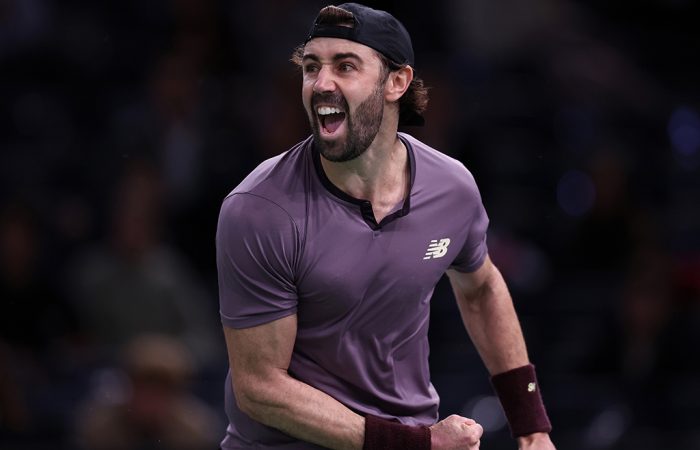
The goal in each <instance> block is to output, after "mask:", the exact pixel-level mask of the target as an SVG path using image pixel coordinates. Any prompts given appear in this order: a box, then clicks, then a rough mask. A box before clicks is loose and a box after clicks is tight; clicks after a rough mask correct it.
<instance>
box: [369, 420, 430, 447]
mask: <svg viewBox="0 0 700 450" xmlns="http://www.w3.org/2000/svg"><path fill="white" fill-rule="evenodd" d="M362 448H363V450H394V449H396V450H430V428H428V427H426V426H417V427H412V426H410V425H404V424H402V423H399V422H394V421H390V420H385V419H380V418H379V417H376V416H372V415H367V416H366V417H365V444H364V446H363V447H362Z"/></svg>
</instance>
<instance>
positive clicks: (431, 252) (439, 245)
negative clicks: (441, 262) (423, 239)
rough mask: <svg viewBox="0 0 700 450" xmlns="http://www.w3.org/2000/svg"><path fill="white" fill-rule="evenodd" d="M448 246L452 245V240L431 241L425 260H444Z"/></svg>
mask: <svg viewBox="0 0 700 450" xmlns="http://www.w3.org/2000/svg"><path fill="white" fill-rule="evenodd" d="M448 245H450V238H444V239H440V241H439V242H438V240H437V239H433V240H431V241H430V245H428V251H426V252H425V256H424V257H423V259H434V258H442V257H443V256H445V254H446V253H447V246H448Z"/></svg>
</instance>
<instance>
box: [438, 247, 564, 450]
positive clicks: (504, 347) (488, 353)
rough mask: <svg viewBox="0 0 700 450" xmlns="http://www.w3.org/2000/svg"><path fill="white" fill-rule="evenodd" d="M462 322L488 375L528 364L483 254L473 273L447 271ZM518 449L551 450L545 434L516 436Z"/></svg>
mask: <svg viewBox="0 0 700 450" xmlns="http://www.w3.org/2000/svg"><path fill="white" fill-rule="evenodd" d="M447 276H448V277H449V279H450V284H451V285H452V289H453V291H454V293H455V298H456V299H457V305H458V306H459V311H460V314H461V315H462V321H463V322H464V326H465V327H466V329H467V332H468V333H469V336H470V337H471V339H472V341H473V342H474V345H475V346H476V349H477V350H478V352H479V355H480V356H481V359H482V360H483V361H484V364H485V365H486V368H487V369H488V371H489V373H491V375H495V374H499V373H502V372H505V371H507V370H510V369H514V368H516V367H521V366H524V365H526V364H528V363H529V358H528V355H527V348H526V346H525V339H524V338H523V333H522V330H521V328H520V321H519V320H518V316H517V315H516V313H515V308H514V307H513V300H512V299H511V296H510V293H509V292H508V287H507V286H506V283H505V281H504V280H503V276H502V275H501V272H500V271H499V270H498V269H497V268H496V266H495V265H493V263H492V262H491V259H490V258H489V257H488V256H487V257H486V261H485V262H484V264H483V265H482V266H481V267H480V268H479V269H478V270H476V271H475V272H472V273H463V272H457V271H454V270H450V271H448V272H447ZM518 443H519V446H520V448H521V449H526V448H527V449H530V448H532V449H554V445H553V444H552V442H551V440H550V439H549V435H548V434H547V433H534V434H531V435H528V436H523V437H520V438H518Z"/></svg>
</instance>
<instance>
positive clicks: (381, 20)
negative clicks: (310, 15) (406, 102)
mask: <svg viewBox="0 0 700 450" xmlns="http://www.w3.org/2000/svg"><path fill="white" fill-rule="evenodd" d="M336 7H337V8H340V9H344V10H345V11H348V12H350V13H352V20H353V26H352V27H347V26H342V25H333V24H328V23H323V22H322V21H321V22H320V21H319V16H316V19H315V20H314V24H313V26H312V27H311V30H310V31H309V35H308V37H307V38H306V42H309V41H310V40H311V39H313V38H317V37H333V38H341V39H347V40H350V41H354V42H358V43H360V44H363V45H366V46H367V47H370V48H373V49H374V50H376V51H378V52H379V53H381V54H382V55H384V56H386V57H387V58H389V59H390V60H391V61H393V62H394V63H397V64H399V65H404V64H408V65H409V66H411V67H413V68H415V67H414V64H415V57H414V54H413V44H412V43H411V36H410V35H409V34H408V31H407V30H406V27H404V26H403V24H402V23H401V22H399V20H398V19H397V18H396V17H394V16H392V15H391V14H389V13H388V12H386V11H381V10H377V9H372V8H370V7H368V6H364V5H360V4H359V3H343V4H340V5H337V6H336ZM400 122H401V124H402V125H423V124H424V122H425V120H424V119H423V117H422V116H420V115H419V114H417V113H415V112H409V111H406V112H405V113H404V116H403V117H402V118H401V120H400Z"/></svg>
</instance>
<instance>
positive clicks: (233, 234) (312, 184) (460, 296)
mask: <svg viewBox="0 0 700 450" xmlns="http://www.w3.org/2000/svg"><path fill="white" fill-rule="evenodd" d="M293 60H294V61H296V62H298V63H299V64H300V66H301V68H302V73H303V83H302V99H303V103H304V107H305V108H306V111H307V113H308V115H309V121H310V123H311V128H312V130H313V136H311V137H309V138H308V139H306V140H305V141H303V142H301V143H299V144H297V145H296V146H295V147H293V148H292V149H290V150H289V151H287V152H285V153H283V154H281V155H279V156H277V157H275V158H272V159H269V160H267V161H265V162H264V163H262V164H261V165H260V166H259V167H258V168H257V169H255V170H254V171H253V172H252V173H251V174H250V175H249V176H248V177H247V178H246V179H245V180H244V181H243V182H242V183H241V184H240V185H239V186H238V187H236V189H234V191H233V192H232V193H231V194H230V195H229V196H228V197H227V198H226V199H225V200H224V203H223V206H222V209H221V214H220V218H219V226H218V231H217V264H218V268H219V289H220V304H221V317H222V321H223V324H224V331H225V336H226V343H227V346H228V353H229V363H230V368H231V370H230V372H229V378H228V379H227V380H226V393H227V396H226V410H227V414H228V417H229V420H230V425H229V427H228V429H227V434H226V437H225V438H224V440H223V442H222V448H224V449H238V448H265V449H316V448H320V447H326V448H333V449H360V448H365V449H402V450H410V449H421V450H423V449H431V448H432V449H477V448H479V443H480V437H481V434H482V428H481V426H480V425H479V424H477V423H476V422H475V421H474V420H471V419H468V418H463V417H459V416H456V415H455V416H450V417H448V418H446V419H444V420H442V421H439V422H438V401H439V399H438V396H437V393H436V392H435V390H434V388H433V386H432V384H431V383H430V375H429V370H428V341H427V330H428V317H429V301H430V297H431V295H432V292H433V288H434V287H435V284H436V283H437V282H438V280H439V279H440V277H441V276H442V274H443V273H445V271H447V273H448V275H449V278H450V281H451V283H452V286H453V288H454V291H455V294H456V297H457V302H458V305H459V308H460V311H461V313H462V318H463V320H464V323H465V325H466V327H467V329H468V331H469V333H470V335H471V338H472V340H473V341H474V343H475V345H476V347H477V348H478V350H479V352H480V354H481V356H482V358H483V360H484V362H485V364H486V366H487V368H488V370H489V371H490V373H492V374H495V376H494V377H493V378H492V380H493V383H494V386H495V388H496V390H497V392H498V393H499V396H500V398H501V401H502V404H503V406H504V409H505V411H506V414H507V416H508V418H509V422H510V425H511V430H512V432H513V434H514V435H515V436H516V437H518V440H519V444H520V447H521V448H522V449H538V450H544V449H547V450H550V449H553V448H554V446H553V445H552V443H551V441H550V439H549V435H548V432H549V430H550V428H551V427H550V425H549V421H548V419H547V416H546V413H545V411H544V407H543V406H542V402H541V397H540V395H539V387H538V386H537V384H536V380H535V374H534V368H533V366H532V365H530V364H529V362H528V357H527V352H526V349H525V344H524V342H523V338H522V333H521V331H520V327H519V324H518V320H517V317H516V315H515V312H514V309H513V305H512V301H511V299H510V296H509V294H508V290H507V288H506V286H505V283H504V282H503V279H502V277H501V275H500V274H499V272H498V270H497V269H496V268H495V267H494V266H493V264H492V263H491V261H490V260H489V257H488V254H487V253H488V252H487V248H486V241H485V239H486V228H487V223H488V219H487V217H486V213H485V211H484V209H483V206H482V204H481V199H480V197H479V193H478V190H477V187H476V184H475V183H474V179H473V178H472V176H471V174H470V173H469V172H468V171H467V170H466V169H465V168H464V166H463V165H462V164H460V163H459V162H457V161H455V160H453V159H451V158H449V157H447V156H445V155H443V154H441V153H439V152H437V151H435V150H433V149H431V148H430V147H428V146H426V145H425V144H423V143H421V142H419V141H418V140H416V139H414V138H413V137H411V136H409V135H408V134H404V133H398V132H397V129H398V125H399V123H401V124H418V123H420V122H422V117H421V115H420V114H421V113H422V112H423V109H424V108H425V104H426V103H427V97H426V92H425V89H424V88H423V87H422V83H421V82H420V81H418V80H415V79H414V78H413V65H414V62H413V50H412V46H411V41H410V37H409V35H408V33H407V31H406V30H405V28H404V27H403V26H402V25H401V24H400V23H399V22H398V21H397V20H396V19H395V18H394V17H392V16H391V15H389V14H388V13H386V12H383V11H376V10H373V9H370V8H367V7H364V6H361V5H358V4H353V3H347V4H343V5H340V6H338V7H332V6H329V7H326V8H324V9H322V10H321V12H320V13H319V15H318V17H317V18H316V20H315V22H314V24H313V26H312V28H311V32H310V34H309V36H308V38H307V40H306V42H305V44H304V45H303V46H301V47H300V48H299V49H298V50H297V52H296V53H295V56H294V58H293Z"/></svg>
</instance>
